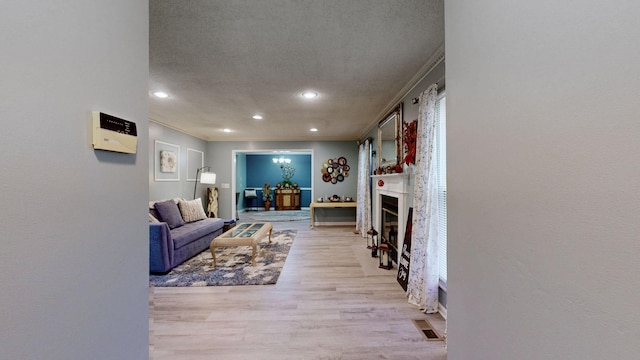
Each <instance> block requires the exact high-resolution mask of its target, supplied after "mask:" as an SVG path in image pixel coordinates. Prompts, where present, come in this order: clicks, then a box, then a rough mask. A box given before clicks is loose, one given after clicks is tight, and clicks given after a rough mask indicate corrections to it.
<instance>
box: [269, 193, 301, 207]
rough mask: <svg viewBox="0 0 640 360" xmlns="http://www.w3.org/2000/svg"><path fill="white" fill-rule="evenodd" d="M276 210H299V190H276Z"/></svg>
mask: <svg viewBox="0 0 640 360" xmlns="http://www.w3.org/2000/svg"><path fill="white" fill-rule="evenodd" d="M275 192H276V210H300V189H276V191H275Z"/></svg>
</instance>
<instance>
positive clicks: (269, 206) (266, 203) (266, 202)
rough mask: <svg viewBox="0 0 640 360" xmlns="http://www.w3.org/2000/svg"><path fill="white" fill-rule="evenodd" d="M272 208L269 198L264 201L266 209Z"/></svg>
mask: <svg viewBox="0 0 640 360" xmlns="http://www.w3.org/2000/svg"><path fill="white" fill-rule="evenodd" d="M269 209H271V201H269V200H267V201H265V202H264V211H269Z"/></svg>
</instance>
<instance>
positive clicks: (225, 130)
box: [222, 129, 231, 132]
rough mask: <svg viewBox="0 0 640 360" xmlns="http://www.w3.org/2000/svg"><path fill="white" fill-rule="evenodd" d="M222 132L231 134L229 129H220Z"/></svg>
mask: <svg viewBox="0 0 640 360" xmlns="http://www.w3.org/2000/svg"><path fill="white" fill-rule="evenodd" d="M222 131H224V132H231V129H222Z"/></svg>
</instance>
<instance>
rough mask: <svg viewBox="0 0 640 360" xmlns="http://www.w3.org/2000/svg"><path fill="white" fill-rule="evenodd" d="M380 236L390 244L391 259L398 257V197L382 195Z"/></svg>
mask: <svg viewBox="0 0 640 360" xmlns="http://www.w3.org/2000/svg"><path fill="white" fill-rule="evenodd" d="M380 203H381V205H380V207H381V211H380V216H381V218H380V238H381V240H382V241H384V242H386V243H387V244H388V245H389V255H390V256H391V260H393V262H395V263H396V264H397V259H398V230H397V229H398V198H395V197H391V196H387V195H381V196H380Z"/></svg>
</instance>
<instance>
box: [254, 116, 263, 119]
mask: <svg viewBox="0 0 640 360" xmlns="http://www.w3.org/2000/svg"><path fill="white" fill-rule="evenodd" d="M253 118H254V119H256V120H262V115H253Z"/></svg>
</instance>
